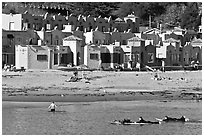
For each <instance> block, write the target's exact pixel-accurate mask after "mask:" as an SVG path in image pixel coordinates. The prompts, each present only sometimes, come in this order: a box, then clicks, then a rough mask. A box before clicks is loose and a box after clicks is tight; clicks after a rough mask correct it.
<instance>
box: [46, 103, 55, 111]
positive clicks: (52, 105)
mask: <svg viewBox="0 0 204 137" xmlns="http://www.w3.org/2000/svg"><path fill="white" fill-rule="evenodd" d="M56 107H57V106H56V105H55V102H52V103H51V104H50V106H49V107H48V109H50V111H51V112H55V108H56Z"/></svg>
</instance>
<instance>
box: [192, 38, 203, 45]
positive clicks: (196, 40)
mask: <svg viewBox="0 0 204 137" xmlns="http://www.w3.org/2000/svg"><path fill="white" fill-rule="evenodd" d="M191 43H195V44H200V43H201V44H202V39H196V38H195V39H193V40H192V41H191Z"/></svg>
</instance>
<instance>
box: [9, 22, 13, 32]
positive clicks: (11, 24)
mask: <svg viewBox="0 0 204 137" xmlns="http://www.w3.org/2000/svg"><path fill="white" fill-rule="evenodd" d="M9 30H14V22H9Z"/></svg>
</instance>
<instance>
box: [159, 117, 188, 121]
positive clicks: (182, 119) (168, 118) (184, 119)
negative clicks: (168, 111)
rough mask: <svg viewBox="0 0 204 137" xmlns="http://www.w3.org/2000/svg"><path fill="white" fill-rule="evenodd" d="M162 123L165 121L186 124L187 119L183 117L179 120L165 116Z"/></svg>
mask: <svg viewBox="0 0 204 137" xmlns="http://www.w3.org/2000/svg"><path fill="white" fill-rule="evenodd" d="M162 121H165V122H186V121H188V119H187V118H186V117H185V116H181V118H172V117H168V116H165V117H164V119H163V120H162Z"/></svg>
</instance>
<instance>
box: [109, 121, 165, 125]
mask: <svg viewBox="0 0 204 137" xmlns="http://www.w3.org/2000/svg"><path fill="white" fill-rule="evenodd" d="M111 124H115V125H145V124H161V123H160V122H159V123H157V122H155V123H138V122H131V123H121V122H119V121H113V122H111Z"/></svg>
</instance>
